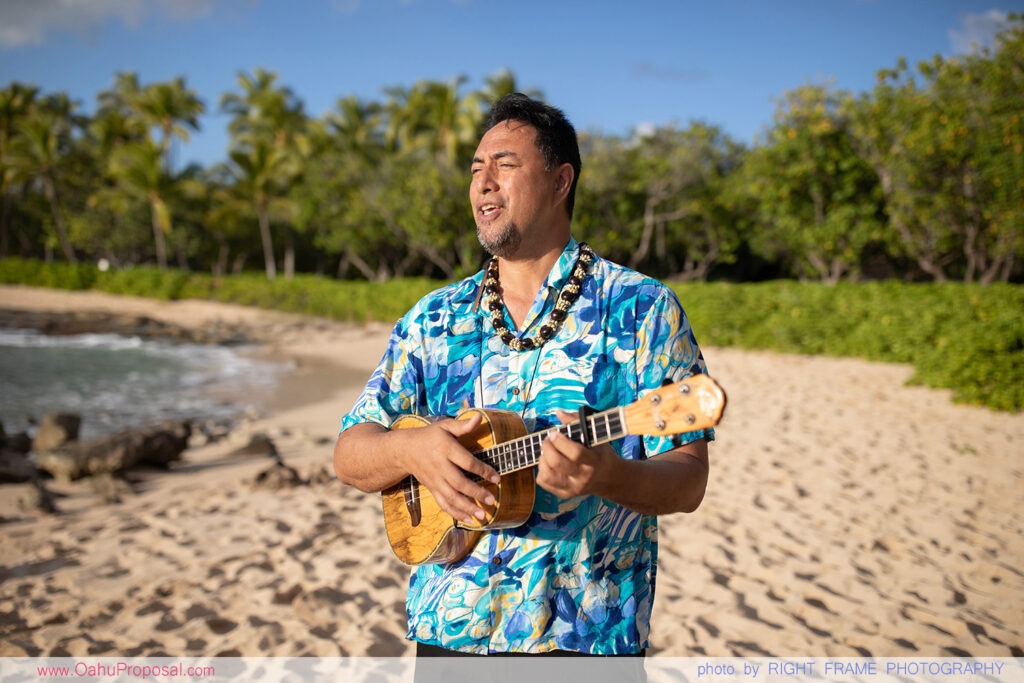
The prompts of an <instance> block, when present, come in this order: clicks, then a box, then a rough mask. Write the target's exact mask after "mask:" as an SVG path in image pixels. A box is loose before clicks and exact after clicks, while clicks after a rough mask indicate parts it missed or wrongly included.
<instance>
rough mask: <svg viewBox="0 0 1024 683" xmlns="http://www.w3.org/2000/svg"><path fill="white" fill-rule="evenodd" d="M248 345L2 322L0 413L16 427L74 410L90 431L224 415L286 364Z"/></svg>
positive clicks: (248, 401)
mask: <svg viewBox="0 0 1024 683" xmlns="http://www.w3.org/2000/svg"><path fill="white" fill-rule="evenodd" d="M248 351H249V349H246V348H238V347H232V348H228V347H222V346H212V345H200V344H183V343H174V342H170V341H163V340H155V341H150V340H143V339H140V338H138V337H123V336H119V335H113V334H82V335H69V336H47V335H43V334H40V333H39V332H38V331H35V330H0V421H2V422H3V425H4V428H5V429H6V431H8V432H16V431H21V430H23V429H26V428H27V427H28V425H29V424H30V422H31V420H32V419H39V418H41V417H42V415H44V414H45V413H50V412H70V413H78V414H81V415H82V437H83V438H88V437H90V436H95V435H97V434H103V433H108V432H113V431H117V430H120V429H127V428H130V427H137V426H145V425H149V424H152V423H154V422H158V421H160V420H164V419H183V418H203V419H205V418H214V419H227V418H230V417H233V416H235V415H237V414H239V413H240V412H242V411H244V410H245V409H247V408H249V407H251V405H252V398H253V397H254V396H257V395H259V394H260V393H261V392H262V393H266V392H270V391H272V390H273V387H274V385H275V384H276V382H277V380H278V378H279V377H280V375H281V373H282V372H284V371H286V370H287V366H286V365H283V364H275V363H269V362H266V361H261V360H257V359H255V358H253V357H252V355H251V354H249V353H248Z"/></svg>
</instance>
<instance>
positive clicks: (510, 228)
mask: <svg viewBox="0 0 1024 683" xmlns="http://www.w3.org/2000/svg"><path fill="white" fill-rule="evenodd" d="M476 238H477V239H478V240H479V241H480V246H482V247H483V248H484V249H486V250H487V252H488V253H489V254H492V255H494V256H497V257H498V258H508V257H509V256H511V255H512V254H514V253H516V252H517V251H518V250H519V245H520V244H522V241H523V240H522V237H520V235H519V230H518V228H517V227H516V224H515V223H513V222H512V221H509V222H508V223H505V224H504V225H503V226H501V229H500V231H499V232H498V234H496V235H494V237H492V238H490V239H487V238H485V237H484V234H483V231H482V230H480V226H479V225H478V226H477V228H476Z"/></svg>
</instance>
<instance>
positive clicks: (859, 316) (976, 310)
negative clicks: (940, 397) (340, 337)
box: [0, 259, 1024, 411]
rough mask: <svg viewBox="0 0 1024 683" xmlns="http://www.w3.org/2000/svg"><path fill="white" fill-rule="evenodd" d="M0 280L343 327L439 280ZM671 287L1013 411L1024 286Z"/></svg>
mask: <svg viewBox="0 0 1024 683" xmlns="http://www.w3.org/2000/svg"><path fill="white" fill-rule="evenodd" d="M0 283H2V284H25V285H34V286H38V287H51V288H61V289H89V288H94V289H98V290H102V291H105V292H110V293H115V294H131V295H135V296H143V297H150V298H156V299H183V298H194V299H209V300H214V301H223V302H227V303H235V304H242V305H246V306H257V307H260V308H266V309H272V310H283V311H290V312H294V313H301V314H306V315H314V316H319V317H324V318H331V319H334V320H342V321H347V322H355V323H363V322H367V321H371V320H376V321H383V322H392V321H394V320H397V319H398V318H399V317H400V316H401V315H402V314H403V313H405V312H406V311H407V310H408V309H409V307H410V306H412V305H413V304H414V303H415V302H416V301H417V300H418V299H419V298H420V297H422V296H423V295H424V294H426V293H427V292H429V291H430V290H431V289H434V288H436V287H439V286H441V285H442V284H443V283H440V282H436V281H431V280H425V279H408V280H393V281H390V282H383V283H371V282H364V281H352V282H350V281H336V280H331V279H327V278H321V277H315V276H312V275H297V276H296V277H294V278H293V279H290V280H287V279H284V278H278V279H277V280H274V281H269V280H267V279H266V277H265V276H264V275H262V274H256V273H246V274H242V275H234V276H230V277H221V278H215V277H212V276H210V275H208V274H203V273H184V272H181V271H166V272H161V271H160V270H157V269H155V268H132V269H126V270H119V271H109V272H99V271H98V270H97V269H96V268H95V267H94V266H91V265H82V264H79V265H67V264H54V263H41V262H37V261H28V260H21V259H5V260H2V261H0ZM671 286H672V288H673V289H674V290H675V291H676V292H677V293H678V294H679V298H680V299H681V301H682V302H683V306H684V308H685V309H686V312H687V315H688V316H689V318H690V321H691V323H692V324H693V327H694V331H695V332H696V334H697V338H698V339H699V340H700V342H701V343H702V344H704V345H706V346H731V347H737V348H746V349H769V350H774V351H779V352H783V353H801V354H821V355H829V356H853V357H858V358H865V359H868V360H876V361H886V362H897V363H909V364H911V365H913V366H914V375H913V377H912V379H911V381H912V382H915V383H920V384H923V385H927V386H931V387H938V388H948V389H952V390H953V395H954V398H955V400H957V401H961V402H966V403H973V404H979V405H985V406H989V407H991V408H995V409H998V410H1007V411H1017V410H1021V409H1024V287H1021V286H1018V285H991V286H987V287H981V286H977V285H964V284H953V283H947V284H904V283H899V282H872V283H863V284H855V283H843V284H839V285H836V286H826V285H820V284H816V283H802V282H793V281H776V282H764V283H750V284H734V283H725V282H714V283H685V284H678V283H674V284H672V285H671ZM0 305H2V304H0Z"/></svg>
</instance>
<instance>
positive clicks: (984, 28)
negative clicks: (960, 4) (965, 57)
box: [949, 9, 1009, 55]
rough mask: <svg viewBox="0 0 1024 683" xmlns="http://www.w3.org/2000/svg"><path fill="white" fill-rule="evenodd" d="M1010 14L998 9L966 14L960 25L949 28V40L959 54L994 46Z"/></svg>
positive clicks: (961, 18)
mask: <svg viewBox="0 0 1024 683" xmlns="http://www.w3.org/2000/svg"><path fill="white" fill-rule="evenodd" d="M1008 22H1009V15H1008V14H1007V13H1006V12H1004V11H1002V10H998V9H991V10H989V11H988V12H985V13H984V14H964V15H962V16H961V17H960V26H959V27H958V28H952V29H950V30H949V42H950V43H951V44H952V46H953V52H954V53H955V54H958V55H962V54H967V53H970V52H975V51H977V50H978V49H979V48H983V47H992V44H993V43H994V41H995V37H996V35H997V34H998V33H999V32H1000V31H1001V30H1003V29H1004V28H1006V26H1007V24H1008Z"/></svg>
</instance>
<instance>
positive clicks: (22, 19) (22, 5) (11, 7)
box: [0, 0, 218, 48]
mask: <svg viewBox="0 0 1024 683" xmlns="http://www.w3.org/2000/svg"><path fill="white" fill-rule="evenodd" d="M217 1H218V0H103V1H102V2H100V1H97V0H2V2H0V48H16V47H22V46H25V45H39V44H41V43H43V42H45V41H46V40H47V39H48V38H49V37H50V34H51V33H53V32H55V31H56V32H64V31H70V32H73V33H76V34H79V35H89V34H90V33H91V32H92V31H95V30H96V29H97V28H98V27H100V26H102V25H103V24H104V23H105V22H106V21H108V20H109V19H111V18H116V19H118V20H120V21H121V23H123V24H124V25H125V26H128V27H135V26H138V25H139V23H140V22H141V21H142V20H143V19H145V18H146V17H147V16H148V15H151V14H157V15H160V16H165V17H169V18H171V19H176V20H187V19H191V18H193V17H197V16H202V15H203V14H206V13H207V12H208V11H209V10H210V8H211V7H212V6H213V5H214V4H215V3H216V2H217Z"/></svg>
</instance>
